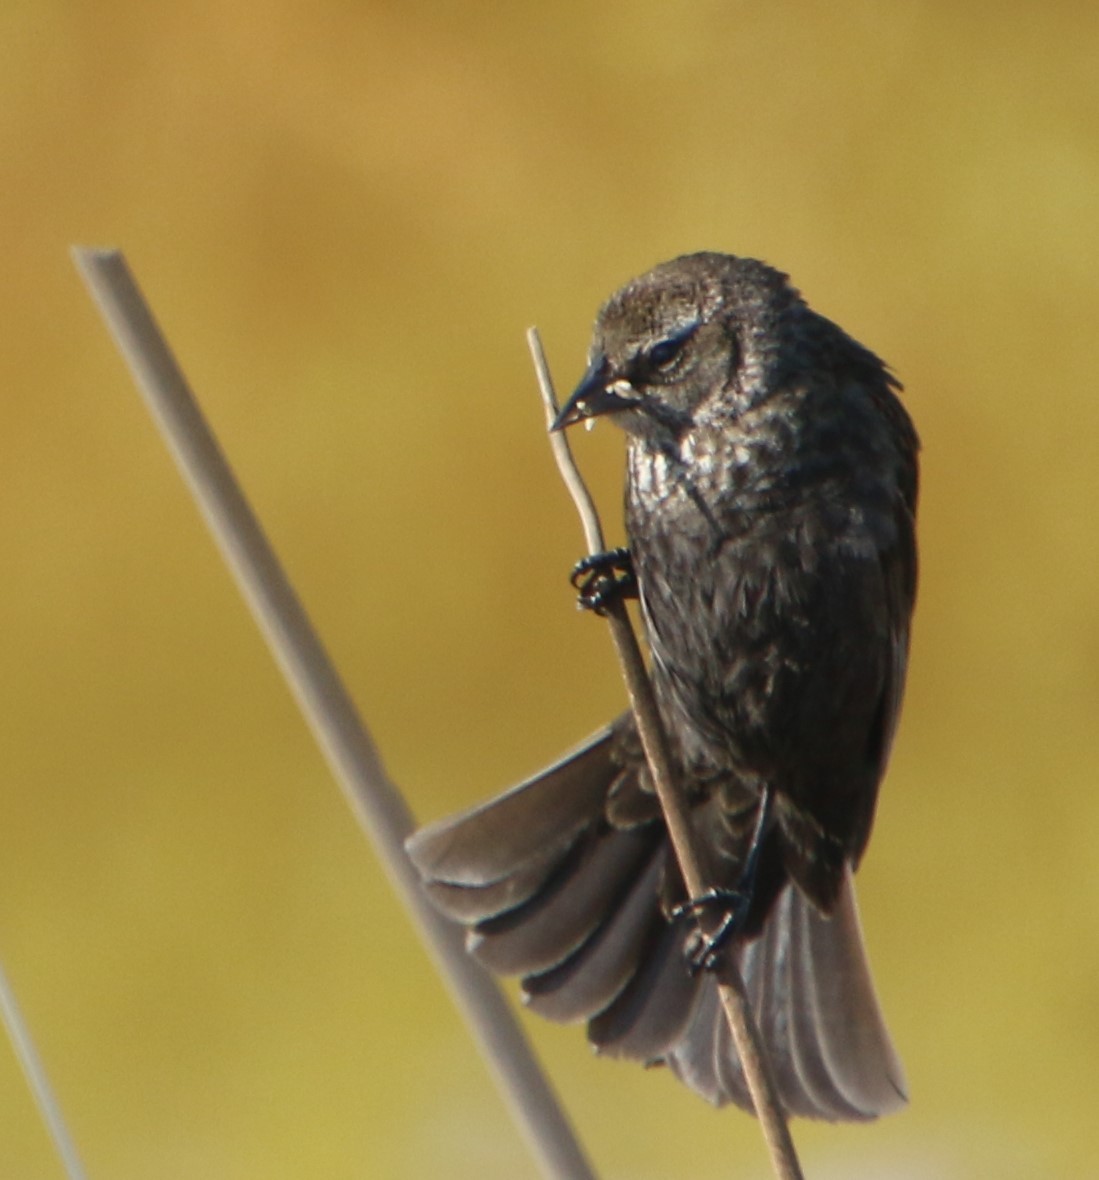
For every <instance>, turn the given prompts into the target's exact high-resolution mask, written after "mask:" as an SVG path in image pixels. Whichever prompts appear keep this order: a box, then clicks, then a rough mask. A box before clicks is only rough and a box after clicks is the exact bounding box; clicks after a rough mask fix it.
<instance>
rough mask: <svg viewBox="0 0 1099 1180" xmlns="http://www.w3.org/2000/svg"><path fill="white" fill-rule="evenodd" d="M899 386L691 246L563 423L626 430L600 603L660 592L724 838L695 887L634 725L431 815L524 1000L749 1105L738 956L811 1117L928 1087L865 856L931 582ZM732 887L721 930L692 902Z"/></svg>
mask: <svg viewBox="0 0 1099 1180" xmlns="http://www.w3.org/2000/svg"><path fill="white" fill-rule="evenodd" d="M900 390H901V386H900V383H899V382H898V381H897V380H896V378H895V377H894V376H893V374H892V372H891V371H890V369H889V368H888V367H887V366H886V365H885V364H884V363H883V362H882V361H881V360H880V359H879V358H878V357H877V356H876V355H875V354H874V353H873V352H871V351H870V350H869V349H867V348H865V347H864V346H863V345H861V344H859V343H858V342H857V341H856V340H854V339H853V338H852V337H851V336H849V335H848V334H847V333H846V332H844V331H843V330H842V329H841V328H840V327H839V326H837V325H836V324H835V323H833V322H832V321H830V320H828V319H826V318H825V317H824V316H822V315H820V314H818V313H817V312H815V311H813V310H812V309H811V308H810V307H809V306H808V304H807V303H806V302H805V300H804V299H803V298H802V296H801V294H800V293H799V292H798V291H797V290H796V289H795V288H794V287H793V286H792V284H791V282H790V280H789V278H788V276H787V275H785V274H783V273H782V272H780V271H778V270H776V269H774V268H772V267H770V266H768V265H766V264H765V263H763V262H760V261H757V260H755V259H752V258H747V257H740V256H736V255H731V254H724V253H717V252H703V253H695V254H688V255H684V256H681V257H678V258H674V259H672V260H671V261H668V262H665V263H662V264H660V265H658V266H656V267H654V268H653V269H651V270H649V271H648V272H646V273H645V274H642V275H641V276H639V277H637V278H634V279H632V280H631V281H629V282H628V283H626V284H625V286H623V287H622V288H621V289H620V290H618V291H617V292H616V293H615V294H613V295H612V296H611V297H610V298H609V299H608V300H607V301H606V303H605V304H604V305H603V306H602V308H601V309H600V311H599V313H598V316H597V318H596V321H595V327H594V332H593V339H592V344H591V348H590V352H589V357H588V366H587V370H586V372H585V373H584V375H583V377H582V379H581V380H580V382H579V384H578V386H577V387H576V390H575V392H574V393H573V394H572V396H571V397H570V398H569V399H568V401H567V403H566V405H565V406H564V408H563V409H562V410H561V412H560V414H559V416H558V419H557V421H556V423H555V424H554V426H555V428H557V429H565V428H567V427H569V426H572V425H574V424H577V423H580V422H585V423H587V424H589V425H590V424H592V423H594V421H595V420H596V419H598V418H603V417H605V418H607V419H609V420H610V421H611V422H613V423H614V424H615V425H616V426H618V427H620V428H621V429H622V431H623V432H624V434H625V437H626V452H627V454H626V491H625V524H626V534H627V539H628V546H627V547H626V548H624V549H622V550H617V551H613V552H611V553H609V554H606V555H600V556H598V557H596V558H594V559H592V560H589V561H587V562H581V563H580V565H578V566H577V569H576V572H575V574H574V583H575V584H577V585H578V586H579V588H580V590H581V604H582V605H585V606H588V607H590V608H593V609H595V610H597V611H602V610H605V609H606V606H607V602H608V600H609V598H610V597H611V596H613V595H615V594H620V595H622V596H628V595H635V596H636V597H637V598H638V600H639V611H640V617H641V621H642V625H643V633H644V637H645V640H646V644H647V647H648V650H649V656H650V671H651V677H652V681H653V688H654V692H655V696H656V700H657V703H658V707H659V712H660V716H661V719H662V721H663V724H664V727H665V729H666V730H667V737H668V741H669V747H670V751H671V756H672V762H673V768H674V771H675V774H676V776H677V778H678V779H679V782H680V786H681V789H682V790H683V792H684V793H685V796H686V799H687V802H688V805H689V814H690V817H691V823H692V824H693V825H694V828H695V832H696V834H697V836H698V839H699V841H700V843H701V845H702V847H703V849H704V851H705V854H706V857H707V862H708V863H707V868H706V871H707V875H708V881H709V883H710V884H711V885H712V892H711V894H710V895H709V896H708V898H702V899H695V898H690V897H688V896H687V894H686V890H685V886H684V884H683V878H682V875H681V873H680V871H679V868H678V866H677V864H676V861H675V858H674V854H673V852H672V850H671V849H670V846H669V839H668V835H667V830H666V827H665V824H664V821H663V819H662V815H661V811H660V807H659V804H658V802H657V799H656V796H655V793H654V789H653V785H652V781H651V778H650V775H649V771H648V768H647V766H646V763H645V758H644V754H643V751H642V748H641V743H640V741H639V738H638V733H637V729H636V727H635V724H634V722H633V719H632V716H631V715H630V714H628V713H627V714H624V715H623V716H621V717H619V718H617V719H616V720H614V721H612V722H611V723H610V724H609V725H607V726H605V727H604V728H602V729H601V730H599V731H598V732H597V733H595V734H594V735H592V736H591V737H590V738H588V739H587V740H586V741H584V742H583V743H582V744H580V745H579V746H578V747H577V748H575V749H574V750H572V751H571V752H570V753H568V754H567V755H565V756H564V757H563V758H561V759H559V760H558V761H557V762H555V763H554V764H553V765H552V766H550V767H549V768H548V769H546V770H544V771H542V772H541V773H540V774H538V775H536V776H534V777H533V778H531V779H529V780H527V781H525V782H523V783H521V784H520V785H518V786H516V787H514V788H512V789H511V790H510V791H507V792H505V793H504V794H503V795H501V796H499V797H497V798H495V799H491V800H489V801H488V802H485V803H481V804H479V805H477V806H474V807H473V808H471V809H469V810H467V811H465V812H463V813H461V814H459V815H457V816H452V817H449V818H444V819H442V820H440V821H437V822H435V823H433V824H430V825H428V826H427V827H425V828H423V829H421V830H420V831H418V832H416V833H415V834H414V835H413V836H412V837H411V838H410V839H409V841H408V843H407V849H408V853H409V855H410V857H411V859H412V862H413V864H414V865H415V866H416V868H417V870H418V872H419V874H420V876H421V878H422V881H423V885H424V888H425V889H426V891H427V893H428V895H429V897H430V898H431V899H432V901H433V902H434V903H435V905H436V906H437V907H438V908H439V909H441V910H442V911H443V913H445V914H447V915H449V916H450V917H451V918H453V919H454V920H456V921H458V922H460V923H462V924H463V925H464V926H466V927H467V946H468V949H469V950H470V951H471V953H472V954H474V955H475V956H476V957H477V958H478V959H479V960H480V961H481V962H483V963H484V964H485V965H486V966H487V967H489V968H490V969H491V970H493V971H495V972H497V973H500V974H504V975H508V974H515V975H519V976H520V977H521V980H522V983H521V987H522V993H523V999H524V1001H525V1003H526V1004H527V1005H528V1006H529V1007H530V1008H531V1009H532V1010H533V1011H535V1012H537V1013H539V1014H541V1015H543V1016H545V1017H547V1018H549V1019H552V1020H556V1021H562V1022H580V1021H586V1024H587V1035H588V1039H589V1041H590V1042H591V1044H592V1045H593V1046H594V1048H595V1049H596V1051H597V1052H599V1053H600V1054H603V1055H606V1056H609V1057H619V1058H626V1059H631V1060H637V1061H640V1062H642V1063H644V1064H645V1065H649V1066H655V1065H661V1066H665V1067H667V1068H668V1069H670V1070H671V1072H672V1073H673V1074H674V1075H675V1076H676V1077H678V1078H679V1079H680V1080H681V1081H683V1082H684V1083H686V1085H688V1086H689V1087H690V1088H691V1089H692V1090H694V1091H695V1092H697V1093H698V1094H700V1095H702V1096H703V1097H704V1098H705V1099H707V1100H708V1101H709V1102H711V1103H713V1104H715V1105H719V1106H720V1105H723V1104H725V1103H730V1102H731V1103H734V1104H736V1105H738V1106H740V1107H742V1108H744V1109H746V1110H749V1111H751V1110H752V1109H753V1108H752V1100H751V1097H750V1095H749V1092H748V1088H747V1084H746V1081H745V1077H744V1071H743V1068H742V1066H741V1063H740V1060H739V1058H738V1056H737V1052H736V1049H735V1047H734V1045H733V1043H732V1038H731V1035H730V1033H729V1030H728V1028H727V1027H726V1025H725V1023H724V1018H723V1013H722V1010H721V1007H720V1003H719V997H718V990H717V979H716V972H715V971H714V970H710V969H708V968H711V967H713V966H714V964H715V961H720V958H721V956H722V955H728V956H730V957H731V958H732V961H733V962H734V964H735V965H736V967H737V968H738V969H739V971H740V972H741V975H742V977H743V979H744V982H745V986H746V989H747V994H748V996H749V1000H750V1002H751V1005H752V1008H753V1012H754V1014H755V1016H756V1019H757V1022H758V1024H759V1028H760V1032H761V1035H762V1038H763V1042H764V1046H765V1049H766V1052H767V1055H768V1057H769V1060H770V1064H771V1068H772V1072H773V1074H774V1077H775V1081H776V1085H777V1093H778V1098H779V1101H780V1103H781V1105H782V1107H783V1109H784V1111H785V1113H786V1114H787V1115H788V1116H800V1117H805V1118H815V1119H823V1120H828V1121H833V1122H838V1121H850V1122H859V1121H865V1120H870V1119H874V1118H877V1117H879V1116H881V1115H884V1114H888V1113H890V1112H892V1111H895V1110H897V1109H899V1108H901V1107H902V1106H903V1105H904V1104H905V1103H906V1102H907V1092H908V1090H907V1083H906V1081H905V1076H904V1071H903V1067H902V1065H901V1062H900V1060H899V1057H898V1055H897V1052H896V1050H895V1049H894V1046H893V1042H892V1040H891V1038H890V1035H889V1032H888V1029H887V1027H886V1024H885V1021H884V1018H883V1015H882V1012H881V1008H880V1005H879V1003H878V1000H877V996H876V992H875V988H874V984H873V981H872V978H871V973H870V968H869V963H868V960H867V956H866V951H865V948H864V942H863V937H862V932H861V927H860V921H859V915H858V910H857V905H856V900H855V893H854V885H853V874H854V871H855V869H856V868H857V867H858V864H859V862H860V860H861V858H862V856H863V853H864V851H865V849H866V845H867V841H868V839H869V836H870V830H871V826H872V823H873V818H874V811H875V805H876V800H877V796H878V788H879V784H880V782H881V779H882V777H883V775H884V773H885V769H886V763H887V759H888V755H889V750H890V746H891V743H892V739H893V735H894V732H895V729H896V724H897V719H898V715H899V710H900V705H901V698H902V694H903V689H904V681H905V672H906V666H907V662H908V652H909V634H910V627H911V617H912V611H913V607H914V603H915V595H916V580H917V550H916V505H917V487H918V452H919V439H918V436H917V433H916V429H915V427H914V425H913V423H912V420H911V418H910V417H909V414H908V412H907V411H906V409H905V408H904V406H903V404H902V402H901V400H900V398H899V396H898V393H899V392H900ZM711 903H712V904H713V905H716V906H717V907H718V908H719V909H720V908H721V907H724V908H725V914H724V920H723V923H722V934H723V939H722V942H723V943H724V945H719V943H718V941H716V940H715V942H714V943H713V944H712V945H707V946H704V947H703V948H702V953H701V954H700V951H699V941H698V939H699V935H698V928H697V924H696V921H695V919H694V916H693V914H694V912H695V911H696V910H697V909H698V908H701V907H705V906H706V905H707V904H711Z"/></svg>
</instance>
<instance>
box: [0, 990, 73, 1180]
mask: <svg viewBox="0 0 1099 1180" xmlns="http://www.w3.org/2000/svg"><path fill="white" fill-rule="evenodd" d="M0 1015H2V1016H3V1020H4V1026H5V1028H7V1030H8V1037H9V1039H10V1040H11V1043H12V1048H13V1049H14V1050H15V1055H16V1057H18V1058H19V1064H20V1065H21V1066H22V1067H23V1075H24V1077H26V1079H27V1085H28V1086H30V1088H31V1093H33V1094H34V1099H35V1102H37V1104H38V1110H39V1112H40V1113H41V1115H42V1120H43V1122H45V1124H46V1129H47V1130H48V1131H49V1133H50V1138H51V1139H52V1140H53V1145H54V1147H55V1148H56V1149H57V1154H58V1155H59V1156H60V1157H61V1163H62V1165H63V1166H64V1168H65V1174H66V1175H67V1176H68V1177H69V1180H84V1177H85V1174H86V1173H85V1172H84V1167H83V1165H82V1164H81V1162H80V1157H79V1156H78V1155H77V1153H76V1144H75V1143H73V1141H72V1136H71V1135H70V1134H69V1130H68V1127H67V1126H66V1125H65V1119H64V1117H63V1116H62V1114H61V1107H60V1105H59V1104H58V1101H57V1097H56V1095H55V1094H54V1092H53V1087H52V1086H51V1085H50V1079H49V1078H48V1077H47V1076H46V1068H45V1066H44V1065H43V1064H42V1059H41V1058H40V1057H39V1056H38V1050H37V1049H36V1048H35V1047H34V1040H33V1039H32V1038H31V1034H30V1029H29V1028H28V1027H27V1022H26V1021H25V1020H24V1019H23V1013H22V1012H20V1010H19V1005H18V1003H17V1002H16V999H15V992H14V991H13V990H12V987H11V984H10V983H9V982H8V977H7V975H6V974H5V973H4V969H3V968H2V967H0Z"/></svg>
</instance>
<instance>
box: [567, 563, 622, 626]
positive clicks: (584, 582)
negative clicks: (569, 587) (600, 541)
mask: <svg viewBox="0 0 1099 1180" xmlns="http://www.w3.org/2000/svg"><path fill="white" fill-rule="evenodd" d="M569 581H570V582H571V583H572V584H573V586H574V587H575V588H576V590H578V591H579V594H578V597H577V605H579V606H580V607H581V608H583V609H584V610H590V611H594V612H595V613H596V614H597V615H605V614H606V613H607V608H608V607H609V606H610V604H611V603H612V602H614V601H617V600H621V599H624V598H636V597H637V575H636V574H635V573H634V569H633V559H632V557H631V556H630V551H629V550H628V549H621V548H620V549H608V550H607V551H606V552H605V553H591V554H589V555H588V556H587V557H584V558H581V559H580V561H578V562H577V563H576V565H575V566H574V567H573V570H572V574H571V575H570V576H569Z"/></svg>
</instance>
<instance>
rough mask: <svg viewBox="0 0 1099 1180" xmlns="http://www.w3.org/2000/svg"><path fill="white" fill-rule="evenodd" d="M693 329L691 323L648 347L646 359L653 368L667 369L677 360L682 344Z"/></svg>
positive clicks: (689, 336)
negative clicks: (689, 325) (688, 326)
mask: <svg viewBox="0 0 1099 1180" xmlns="http://www.w3.org/2000/svg"><path fill="white" fill-rule="evenodd" d="M694 331H695V330H694V326H693V325H692V326H691V327H690V328H686V329H684V330H683V331H680V332H676V334H675V335H674V336H668V337H667V338H665V339H664V340H658V341H657V342H656V344H654V345H653V346H652V348H650V349H649V351H648V354H647V356H646V360H647V361H648V362H649V364H650V365H651V366H652V367H653V368H654V369H662V370H664V371H667V370H668V369H670V368H671V367H672V366H673V365H674V364H675V363H676V361H677V360H679V357H680V354H681V353H682V352H683V346H684V345H685V344H686V343H687V341H688V340H690V338H691V337H692V336H693V335H694Z"/></svg>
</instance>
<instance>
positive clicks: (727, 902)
mask: <svg viewBox="0 0 1099 1180" xmlns="http://www.w3.org/2000/svg"><path fill="white" fill-rule="evenodd" d="M751 901H752V895H751V894H750V893H746V892H745V891H744V890H742V889H708V890H707V891H706V892H705V893H704V894H702V896H701V897H692V898H691V899H690V901H685V902H683V903H682V904H681V905H677V906H676V907H675V909H674V910H672V915H671V916H672V919H673V921H674V920H676V919H679V918H686V917H694V918H697V917H699V916H700V915H702V914H706V913H712V914H714V915H715V916H716V919H717V920H716V922H715V924H714V925H713V926H711V927H710V928H709V929H704V928H703V926H701V925H700V926H699V928H698V929H697V930H696V931H694V933H693V934H692V935H691V936H690V938H689V939H688V940H687V947H686V955H687V969H688V970H689V971H690V973H691V974H692V975H697V974H698V973H699V972H700V971H716V970H717V969H718V967H719V966H720V965H721V952H722V951H723V950H724V949H725V947H726V946H727V945H728V943H729V940H730V939H731V938H732V937H733V936H734V935H735V934H736V933H737V931H738V930H740V929H741V928H742V927H743V925H744V921H745V919H746V918H747V917H748V907H749V905H750V904H751Z"/></svg>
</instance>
